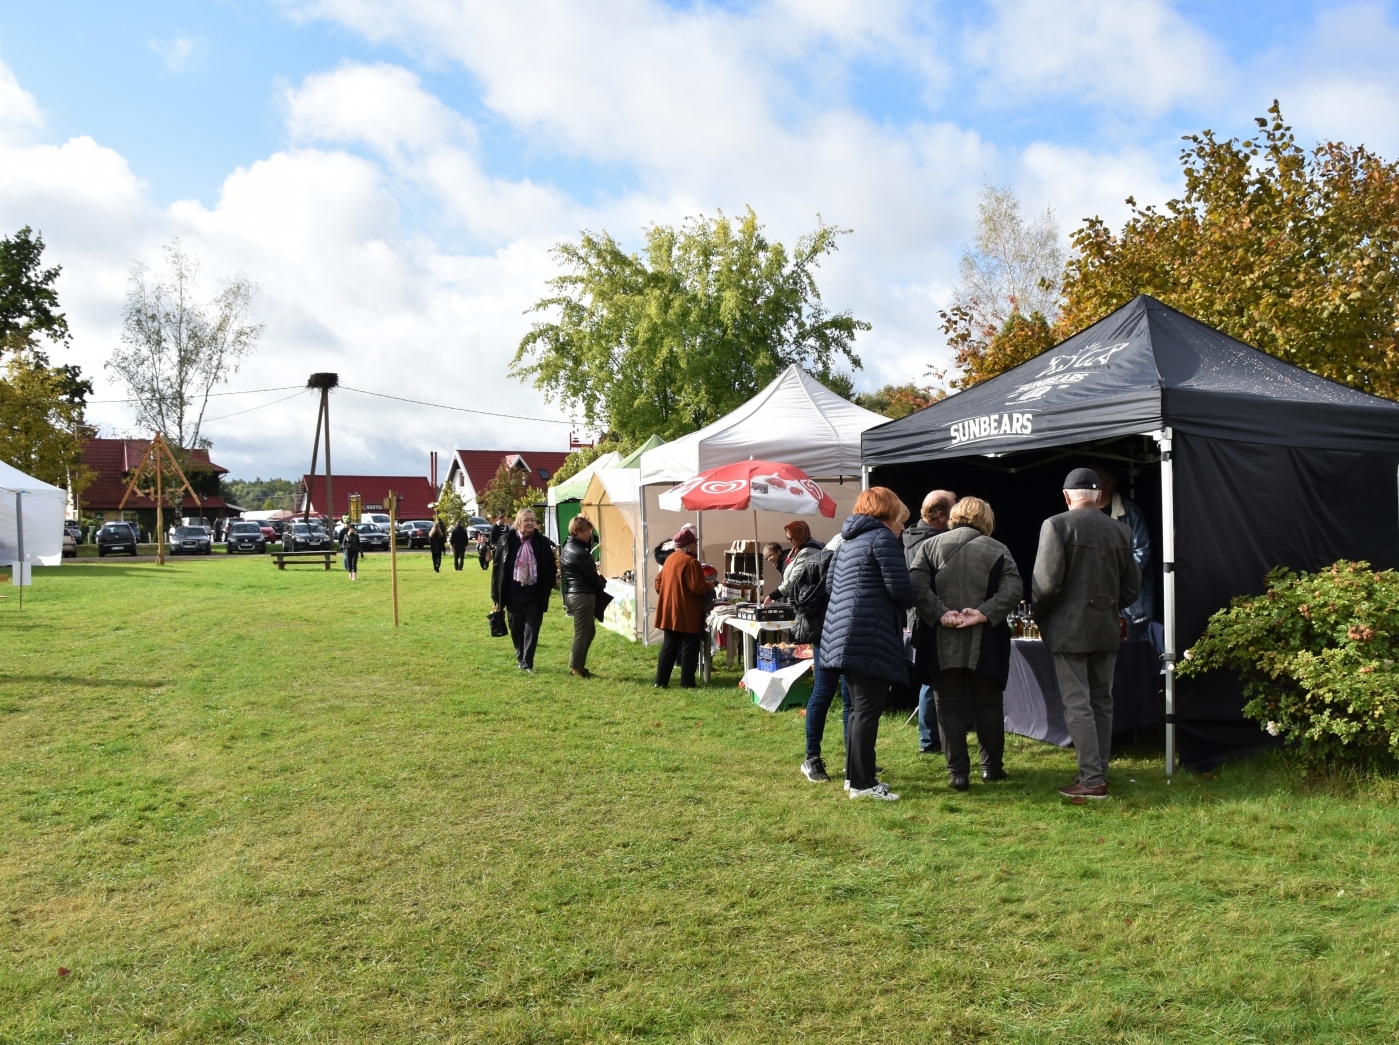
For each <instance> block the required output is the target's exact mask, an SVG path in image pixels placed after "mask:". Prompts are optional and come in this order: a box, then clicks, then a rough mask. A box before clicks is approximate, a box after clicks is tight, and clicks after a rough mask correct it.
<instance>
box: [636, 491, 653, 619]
mask: <svg viewBox="0 0 1399 1045" xmlns="http://www.w3.org/2000/svg"><path fill="white" fill-rule="evenodd" d="M637 489H638V490H639V491H640V493H641V497H640V500H641V562H640V563H638V564H637V565H639V566H640V567H641V569H640V570H639V571H638V572H637V575H636V586H637V588H638V589H639V590H638V594H639V595H640V596H641V598H640V599H638V600H637V602H638V603H639V605H640V607H641V619H640V620H638V621H637V623H638V624H640V625H641V644H642V645H643V646H649V645H651V600H650V599H649V598H648V596H649V595H650V592H649V590H648V589H649V588H650V587H651V585H650V584H649V583H648V578H647V576H646V564H647V563H648V562H650V561H651V535H650V531H649V530H648V529H647V528H646V487H644V486H639V487H637Z"/></svg>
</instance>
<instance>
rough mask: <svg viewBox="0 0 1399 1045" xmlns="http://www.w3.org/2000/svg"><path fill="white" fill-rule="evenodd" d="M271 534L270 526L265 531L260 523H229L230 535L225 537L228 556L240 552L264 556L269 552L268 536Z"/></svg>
mask: <svg viewBox="0 0 1399 1045" xmlns="http://www.w3.org/2000/svg"><path fill="white" fill-rule="evenodd" d="M271 532H272V528H271V527H270V526H269V527H268V528H267V529H266V530H263V528H262V525H261V524H260V523H255V522H236V521H235V522H231V523H229V524H228V533H227V534H226V535H225V540H226V541H227V542H228V554H229V555H235V554H237V553H239V552H252V553H254V554H256V555H261V554H263V553H264V552H265V551H267V535H268V534H269V533H271Z"/></svg>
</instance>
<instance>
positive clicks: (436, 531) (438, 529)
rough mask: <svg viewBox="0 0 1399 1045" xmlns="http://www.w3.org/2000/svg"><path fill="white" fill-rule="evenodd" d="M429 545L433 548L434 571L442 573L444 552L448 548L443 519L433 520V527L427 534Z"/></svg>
mask: <svg viewBox="0 0 1399 1045" xmlns="http://www.w3.org/2000/svg"><path fill="white" fill-rule="evenodd" d="M427 546H428V548H430V549H431V550H432V572H433V573H441V572H442V553H443V552H445V551H446V550H447V531H446V529H445V528H444V527H443V525H442V520H441V519H434V520H433V521H432V529H431V530H429V531H428V535H427Z"/></svg>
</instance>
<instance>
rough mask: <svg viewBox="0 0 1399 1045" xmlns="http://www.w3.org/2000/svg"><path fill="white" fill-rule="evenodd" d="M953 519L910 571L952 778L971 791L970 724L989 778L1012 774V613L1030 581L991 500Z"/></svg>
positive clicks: (927, 675) (926, 672) (921, 661)
mask: <svg viewBox="0 0 1399 1045" xmlns="http://www.w3.org/2000/svg"><path fill="white" fill-rule="evenodd" d="M948 521H949V522H950V523H951V524H952V528H951V529H950V530H948V531H947V532H945V533H942V534H939V535H938V536H936V537H933V538H930V539H928V540H925V541H924V542H923V543H922V544H920V545H919V546H918V550H917V551H916V552H915V553H914V555H913V565H912V566H911V567H910V568H909V574H910V575H911V576H912V578H913V592H914V594H915V595H917V597H918V617H919V621H920V625H921V626H920V628H919V636H920V639H919V643H918V659H917V662H916V663H917V667H918V668H919V671H920V674H921V675H922V676H923V678H924V680H925V681H926V682H928V683H930V684H931V685H932V688H933V692H934V693H936V694H937V717H938V721H939V722H941V723H942V749H943V752H944V753H945V754H946V756H947V773H948V778H949V780H948V783H949V785H950V786H951V788H952V790H954V791H965V790H967V787H968V782H967V778H968V776H969V775H970V774H971V760H970V758H969V757H968V755H967V728H968V727H969V726H972V725H973V724H974V725H975V728H976V741H977V746H978V747H979V748H980V754H981V779H982V780H984V781H986V782H987V783H991V782H992V781H996V780H1004V779H1005V778H1006V771H1005V747H1006V735H1005V706H1004V699H1003V695H1004V693H1005V688H1006V678H1007V677H1008V676H1009V674H1010V628H1008V627H1007V626H1006V617H1007V616H1009V614H1010V612H1011V611H1012V610H1013V609H1015V607H1016V606H1018V605H1019V604H1020V596H1021V593H1022V591H1023V590H1024V585H1023V584H1022V583H1021V580H1020V571H1019V570H1018V569H1016V566H1015V559H1014V558H1012V557H1011V554H1010V549H1009V548H1007V547H1006V546H1005V545H1004V544H1002V543H1001V542H1000V541H996V540H992V539H991V533H992V531H993V530H995V528H996V516H995V514H994V513H993V512H992V511H991V506H990V505H989V504H987V503H986V502H985V501H983V500H982V499H981V498H980V497H964V498H963V499H962V500H960V501H958V502H957V504H956V505H955V506H954V507H953V508H952V512H951V514H950V516H949V519H948ZM959 607H960V608H959ZM925 635H926V636H927V641H925V640H924V639H923V636H925Z"/></svg>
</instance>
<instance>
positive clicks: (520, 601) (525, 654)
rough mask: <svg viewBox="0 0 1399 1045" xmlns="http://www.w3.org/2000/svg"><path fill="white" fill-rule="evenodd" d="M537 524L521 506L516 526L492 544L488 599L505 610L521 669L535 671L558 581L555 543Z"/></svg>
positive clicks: (529, 512)
mask: <svg viewBox="0 0 1399 1045" xmlns="http://www.w3.org/2000/svg"><path fill="white" fill-rule="evenodd" d="M538 525H539V524H538V522H537V521H536V520H535V517H534V512H533V511H532V510H530V509H529V508H523V509H521V510H520V512H519V513H518V514H517V515H516V516H515V525H514V526H513V527H512V528H511V529H509V530H506V531H505V535H504V536H503V537H501V538H500V541H499V543H497V544H496V546H495V556H494V569H493V570H492V572H491V601H492V602H493V603H495V609H496V611H497V612H499V611H500V610H501V609H502V608H504V610H505V615H506V618H507V619H508V620H509V622H510V639H511V641H512V642H514V644H515V659H516V662H517V663H518V664H519V667H520V670H521V671H533V670H534V649H535V647H536V646H537V645H538V644H539V629H540V627H541V625H542V624H543V623H544V614H545V613H547V612H548V610H549V597H550V596H551V595H552V594H553V593H554V586H555V583H556V582H557V580H558V568H557V565H556V564H555V562H554V542H553V541H551V540H549V538H548V537H545V536H544V534H542V533H540V532H539V529H538Z"/></svg>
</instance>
